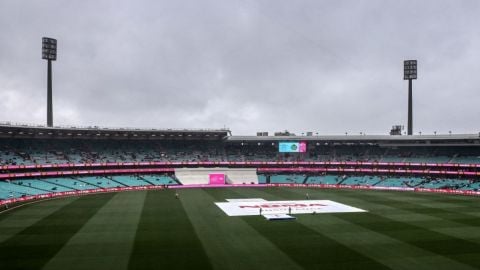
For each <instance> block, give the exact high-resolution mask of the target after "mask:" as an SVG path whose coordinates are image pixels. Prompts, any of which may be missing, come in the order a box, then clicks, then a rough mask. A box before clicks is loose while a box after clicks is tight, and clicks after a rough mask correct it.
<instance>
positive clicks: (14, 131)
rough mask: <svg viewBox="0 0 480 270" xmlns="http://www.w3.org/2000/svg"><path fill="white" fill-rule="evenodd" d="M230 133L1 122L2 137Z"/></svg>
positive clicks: (158, 136) (172, 137)
mask: <svg viewBox="0 0 480 270" xmlns="http://www.w3.org/2000/svg"><path fill="white" fill-rule="evenodd" d="M229 134H230V130H228V129H154V128H151V129H146V128H105V127H97V126H93V127H75V126H69V127H60V126H55V127H46V126H42V125H29V124H11V123H0V138H42V139H48V138H55V139H71V138H75V139H138V140H147V139H151V140H162V139H165V140H166V139H168V140H175V139H178V140H184V139H187V140H188V139H190V140H199V139H201V140H220V139H223V138H225V137H226V136H228V135H229Z"/></svg>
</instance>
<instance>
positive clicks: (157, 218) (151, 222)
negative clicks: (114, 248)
mask: <svg viewBox="0 0 480 270" xmlns="http://www.w3.org/2000/svg"><path fill="white" fill-rule="evenodd" d="M174 194H175V191H174V190H159V191H148V192H147V196H146V198H145V203H144V206H143V210H142V214H141V216H140V222H139V224H138V228H137V233H136V236H135V243H134V246H133V250H132V253H131V255H130V262H129V269H211V268H212V266H211V264H210V261H209V260H208V257H207V255H206V254H205V251H204V250H203V247H202V244H201V243H200V240H199V239H198V236H197V235H196V233H195V230H194V229H193V226H192V224H191V223H190V220H189V219H188V216H187V214H186V213H185V210H184V209H183V206H182V204H181V202H180V199H176V198H175V195H174Z"/></svg>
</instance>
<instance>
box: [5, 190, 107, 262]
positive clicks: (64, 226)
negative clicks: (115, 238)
mask: <svg viewBox="0 0 480 270" xmlns="http://www.w3.org/2000/svg"><path fill="white" fill-rule="evenodd" d="M112 197H113V194H102V195H92V196H84V197H80V198H78V199H77V200H75V201H72V202H71V203H69V204H67V205H65V206H63V207H62V208H60V209H59V210H57V211H55V212H54V213H52V214H50V215H48V216H46V217H45V218H43V219H41V220H39V221H38V222H36V223H35V224H33V225H31V226H29V227H28V228H26V229H25V230H23V231H21V232H19V233H18V234H16V235H15V236H13V237H11V238H10V239H8V240H7V241H5V242H3V243H1V244H0V269H40V268H41V267H42V266H44V265H45V264H46V263H47V262H48V261H49V260H50V259H51V258H52V257H53V256H54V255H55V254H56V253H57V252H58V251H59V250H60V249H61V248H62V247H63V246H64V245H65V243H67V242H68V240H69V239H70V238H71V237H72V236H73V235H74V234H75V233H76V232H77V231H78V230H80V228H82V226H83V225H84V224H85V223H86V222H87V221H88V220H89V219H90V218H91V217H92V216H93V215H95V213H96V212H97V211H98V209H100V208H101V207H102V206H103V205H104V204H105V203H107V202H108V201H109V200H110V199H111V198H112Z"/></svg>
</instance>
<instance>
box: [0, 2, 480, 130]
mask: <svg viewBox="0 0 480 270" xmlns="http://www.w3.org/2000/svg"><path fill="white" fill-rule="evenodd" d="M478 14H480V3H479V2H478V1H476V0H469V1H467V0H451V1H444V0H429V1H380V0H377V1H374V0H371V1H366V0H351V1H314V0H312V1H287V0H280V1H278V0H276V1H273V0H272V1H253V0H241V1H223V0H204V1H194V0H190V1H183V0H182V1H100V0H98V1H58V0H57V1H54V0H49V1H22V0H19V1H9V0H6V1H1V2H0V33H1V42H0V59H1V60H0V120H9V121H17V122H34V123H44V122H45V103H46V89H45V85H46V82H45V79H46V76H45V75H46V74H45V73H46V63H45V62H44V61H43V60H41V59H40V43H41V40H40V39H41V37H42V36H51V37H54V38H57V39H58V41H59V45H58V47H59V48H58V50H59V53H58V61H57V62H55V63H54V113H55V117H54V121H55V123H56V124H67V125H70V124H73V125H102V126H140V127H158V128H162V127H163V128H176V127H177V128H178V127H191V128H215V127H223V126H227V127H230V128H231V129H232V130H233V132H234V134H253V133H254V132H255V131H260V130H267V131H270V132H272V131H278V130H284V129H288V130H291V131H295V132H297V133H301V132H305V131H313V132H319V133H322V134H331V133H343V132H345V131H348V132H350V133H358V132H361V131H362V132H366V133H367V134H373V133H386V132H387V131H388V130H389V128H390V127H391V125H393V124H406V107H407V99H406V98H407V95H406V94H407V83H406V82H405V81H403V80H402V72H403V71H402V69H403V67H402V61H403V60H404V59H418V61H419V80H418V81H415V82H414V113H415V123H414V129H415V131H416V132H418V131H423V133H433V131H438V132H442V133H446V132H448V131H449V130H452V131H453V132H456V133H462V132H469V133H472V132H478V131H480V126H479V125H478V119H480V109H479V108H478V104H479V103H480V94H479V90H480V89H479V86H480V78H479V76H478V74H480V64H479V63H480V53H479V51H478V48H480V36H479V33H480V32H479V31H478V28H479V25H480V18H479V16H478Z"/></svg>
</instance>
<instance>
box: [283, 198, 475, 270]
mask: <svg viewBox="0 0 480 270" xmlns="http://www.w3.org/2000/svg"><path fill="white" fill-rule="evenodd" d="M285 191H286V192H288V193H289V194H286V197H288V196H293V197H297V196H298V195H294V194H293V195H292V194H290V193H292V192H294V193H296V192H298V193H299V195H301V194H302V191H299V190H295V189H290V190H288V191H287V190H285ZM277 192H278V191H277ZM311 192H312V193H313V194H314V192H315V191H314V190H311ZM303 194H304V192H303ZM345 196H349V197H350V194H349V193H348V192H346V193H345ZM365 196H366V198H368V197H369V195H368V194H365ZM330 199H332V198H330ZM338 199H340V200H341V199H342V198H341V197H338ZM358 200H359V199H358ZM353 206H356V207H358V205H353ZM361 214H364V213H339V214H319V215H301V216H299V222H301V223H302V224H304V225H306V226H308V227H310V228H312V229H314V230H316V231H319V232H321V233H323V234H324V235H326V236H328V237H330V238H333V239H336V241H339V242H341V243H343V244H345V245H347V246H349V247H352V248H355V249H356V250H358V252H360V253H362V254H364V255H366V256H369V257H371V258H373V259H375V260H377V261H380V262H382V263H384V264H386V265H387V266H389V267H390V268H392V269H437V270H438V269H475V268H473V267H471V266H469V265H466V264H463V263H461V262H458V261H456V260H453V259H452V258H447V257H444V256H442V255H440V254H437V253H433V252H431V251H428V250H425V249H422V248H419V247H417V246H414V245H411V244H409V243H406V242H404V241H402V240H400V239H395V238H392V237H390V236H388V235H385V234H382V233H381V232H378V231H375V230H370V229H368V228H365V227H362V226H360V225H357V224H354V223H352V222H349V221H347V220H345V218H343V217H345V216H349V215H355V216H359V215H361Z"/></svg>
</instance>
